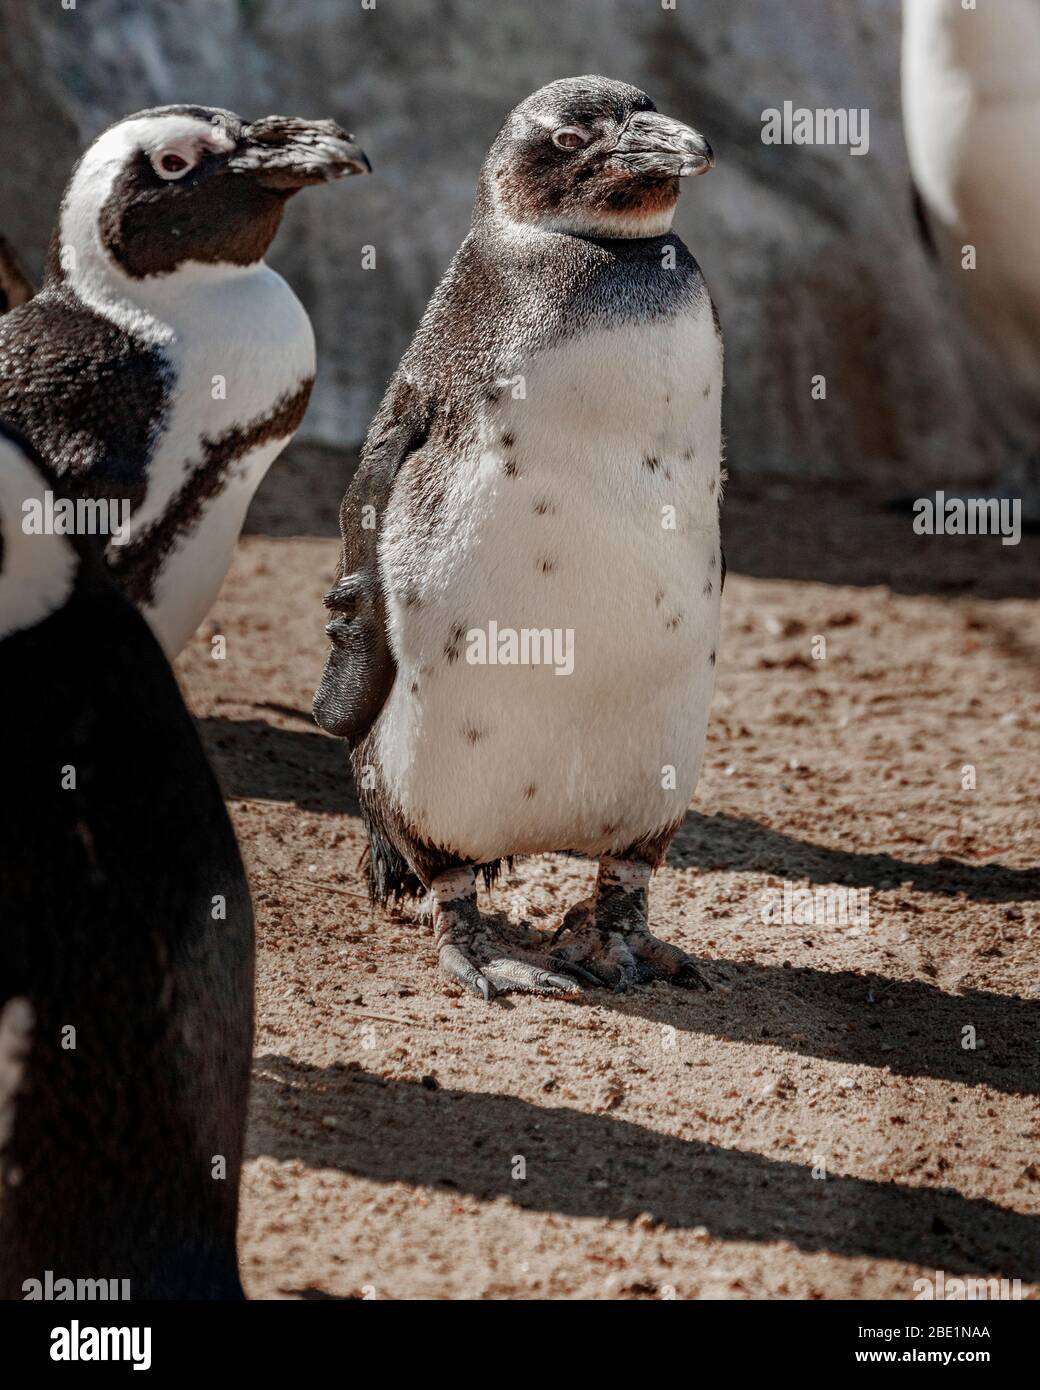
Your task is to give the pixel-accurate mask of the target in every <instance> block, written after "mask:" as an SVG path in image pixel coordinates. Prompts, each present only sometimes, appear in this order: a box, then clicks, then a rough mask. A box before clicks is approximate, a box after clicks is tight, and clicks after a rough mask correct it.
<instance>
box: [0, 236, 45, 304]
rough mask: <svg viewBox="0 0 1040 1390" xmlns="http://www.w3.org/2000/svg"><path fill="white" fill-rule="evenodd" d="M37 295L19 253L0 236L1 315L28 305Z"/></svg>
mask: <svg viewBox="0 0 1040 1390" xmlns="http://www.w3.org/2000/svg"><path fill="white" fill-rule="evenodd" d="M35 293H36V290H35V286H34V285H33V282H32V281H31V280H30V279H29V274H28V271H27V270H26V269H25V267H24V266H23V265H22V262H21V260H20V259H19V257H18V253H17V252H16V251H15V249H14V247H13V246H12V245H11V243H10V242H9V241H8V240H7V238H6V237H5V236H0V314H6V313H7V311H8V309H17V308H18V306H19V304H27V303H28V302H29V300H30V299H32V297H33V295H34V294H35Z"/></svg>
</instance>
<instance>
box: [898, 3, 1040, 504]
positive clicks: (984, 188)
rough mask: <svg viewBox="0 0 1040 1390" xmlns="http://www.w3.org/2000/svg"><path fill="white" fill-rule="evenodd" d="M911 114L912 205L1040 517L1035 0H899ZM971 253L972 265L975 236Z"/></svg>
mask: <svg viewBox="0 0 1040 1390" xmlns="http://www.w3.org/2000/svg"><path fill="white" fill-rule="evenodd" d="M902 99H903V126H904V130H905V133H906V144H907V151H908V154H909V159H910V169H911V173H912V175H913V180H914V191H915V197H916V209H917V212H918V215H919V218H920V221H921V225H922V230H923V231H924V233H925V235H926V238H927V240H928V242H929V244H930V246H931V248H932V249H933V250H934V251H935V253H936V256H937V258H938V260H939V263H940V265H941V266H942V268H943V271H944V272H945V274H946V277H947V280H948V282H949V284H950V286H951V287H952V289H953V291H954V294H955V296H956V298H957V301H958V303H959V305H960V308H961V310H962V311H963V313H964V317H965V319H966V321H967V323H968V326H969V328H970V331H971V335H972V348H973V350H972V363H971V365H972V368H973V371H974V373H975V374H976V375H977V376H978V378H979V379H980V381H981V383H982V386H983V391H984V393H985V397H986V400H987V404H988V405H989V407H990V408H991V409H992V410H993V411H994V412H995V413H996V414H997V416H998V418H999V420H1000V422H1001V424H1002V427H1003V433H1004V434H1005V436H1006V437H1007V439H1008V443H1009V451H1008V452H1009V462H1008V464H1007V466H1006V468H1005V472H1004V476H1003V478H1002V480H1001V481H1002V488H1001V491H1002V493H1003V494H1004V495H1010V496H1013V497H1019V498H1021V500H1022V512H1023V517H1024V518H1025V519H1026V520H1028V521H1030V522H1031V523H1032V524H1033V525H1036V524H1037V523H1040V245H1038V241H1037V225H1038V222H1040V182H1038V180H1037V177H1036V149H1037V145H1038V142H1040V4H1038V3H1037V0H990V2H989V3H987V4H982V5H978V6H975V5H972V6H965V5H963V4H962V3H961V0H904V4H903V49H902ZM969 247H971V248H973V249H974V253H975V256H974V262H973V263H969V264H965V256H966V251H967V248H969Z"/></svg>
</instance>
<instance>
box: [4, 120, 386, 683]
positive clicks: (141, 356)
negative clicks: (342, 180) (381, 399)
mask: <svg viewBox="0 0 1040 1390" xmlns="http://www.w3.org/2000/svg"><path fill="white" fill-rule="evenodd" d="M367 167H368V164H367V160H365V157H364V155H363V154H362V153H361V152H360V150H358V149H357V147H356V146H355V145H354V144H353V143H352V140H351V137H350V136H348V135H346V134H345V132H343V131H342V130H340V128H339V127H338V126H336V125H334V124H333V122H331V121H314V122H307V121H300V120H296V119H294V118H288V117H267V118H265V119H263V120H259V121H254V122H252V123H251V124H246V123H245V122H244V121H242V120H241V119H240V118H239V117H238V116H236V115H234V113H232V112H229V111H221V110H217V109H211V108H208V107H191V106H172V107H160V108H157V109H155V110H152V111H143V112H138V113H137V114H136V115H134V116H129V117H127V118H126V119H125V120H123V121H120V122H118V123H117V124H116V125H114V126H112V127H110V128H109V129H108V130H107V131H105V132H104V133H103V134H102V135H101V136H99V137H98V139H97V140H96V141H95V142H94V144H93V145H91V146H90V148H89V149H88V150H87V152H86V154H85V155H84V156H83V158H82V159H81V160H80V162H79V164H78V165H77V166H76V169H75V170H74V171H73V174H72V177H71V179H70V181H69V185H68V188H67V189H66V192H65V196H64V199H63V203H62V210H61V215H60V218H59V222H58V226H57V228H56V230H55V234H54V239H53V242H52V247H51V254H50V260H49V265H48V271H47V277H46V280H45V283H44V286H43V289H42V290H41V292H40V293H39V294H38V295H37V296H36V297H35V298H34V299H32V300H30V301H29V302H28V303H26V304H23V305H22V306H21V307H20V308H17V309H14V310H12V312H11V313H9V314H6V315H5V316H4V317H3V318H2V319H0V415H3V416H4V418H6V419H8V420H10V421H11V422H12V423H13V424H15V425H16V426H17V428H19V429H20V430H21V431H22V432H23V433H24V434H25V435H26V436H27V437H28V438H29V439H30V440H31V441H32V442H33V444H34V445H35V446H36V448H38V449H39V451H40V453H41V454H42V455H43V457H44V458H45V459H46V460H47V461H48V463H49V464H50V465H51V466H52V467H53V468H55V469H56V470H57V471H58V472H59V474H62V475H66V474H67V475H68V476H69V477H70V478H72V479H73V480H74V483H75V486H76V487H77V488H78V489H79V490H80V491H81V492H83V493H84V494H85V495H87V496H91V497H97V498H107V499H110V500H112V501H114V502H118V503H120V504H122V505H124V506H125V508H126V513H127V516H128V521H127V524H126V526H125V529H124V532H123V534H121V535H120V536H119V538H118V542H117V541H115V540H114V541H113V542H112V543H111V544H110V546H109V552H108V553H109V561H110V563H111V566H112V570H113V572H114V573H115V574H116V575H117V576H118V578H119V579H120V582H121V583H122V584H123V586H124V588H125V590H126V592H127V593H128V594H129V595H130V597H131V598H132V599H133V600H134V602H135V603H136V604H137V605H138V606H139V607H140V608H141V609H142V611H143V612H144V613H145V615H146V617H147V618H148V620H149V622H150V624H151V625H152V627H153V630H154V631H155V632H156V634H157V636H158V637H159V639H160V642H161V643H162V645H163V647H164V648H165V650H166V652H167V654H168V655H171V656H172V655H174V654H175V653H176V652H177V651H178V650H179V649H180V648H181V647H182V646H183V645H184V643H185V642H186V641H187V640H188V639H189V638H190V636H191V635H192V633H193V632H194V631H195V629H196V627H197V626H198V624H199V622H201V621H202V619H203V617H204V616H205V614H206V612H207V611H208V609H209V607H210V605H211V603H212V602H213V599H214V598H215V597H216V594H217V591H218V590H219V588H220V584H221V582H222V581H223V578H224V575H225V573H226V571H227V567H228V565H229V563H230V559H231V554H232V551H233V548H234V544H235V541H236V540H237V537H238V533H239V530H240V528H241V524H242V521H243V519H244V516H245V511H246V509H247V507H248V505H249V501H250V499H251V498H252V495H253V493H254V491H255V490H256V488H257V486H258V485H259V483H260V481H261V480H262V478H263V476H264V474H265V472H266V470H267V468H268V467H269V466H270V464H271V462H272V461H273V459H274V458H275V457H277V455H278V453H279V452H280V451H281V449H282V448H283V447H284V446H285V444H286V443H287V442H288V440H289V439H290V438H291V437H292V435H293V433H294V432H295V430H296V428H297V426H298V425H299V423H300V421H301V419H302V418H303V413H304V411H305V409H306V406H307V402H308V399H309V396H310V391H311V385H312V382H313V378H314V337H313V333H312V331H311V326H310V322H309V320H308V318H307V315H306V312H305V311H304V309H303V306H302V305H301V304H300V303H299V301H298V300H297V299H296V296H295V295H294V294H293V292H292V290H291V289H290V288H289V286H288V285H287V284H286V283H285V281H284V280H282V278H281V277H280V276H278V275H276V274H275V273H274V272H273V271H272V270H270V269H269V267H268V266H267V265H266V264H265V263H264V259H263V258H264V255H265V253H266V251H267V248H268V247H269V245H270V243H271V241H272V239H273V237H274V235H275V233H276V231H277V229H278V226H279V223H280V221H281V217H282V213H283V211H284V208H285V204H286V202H287V200H288V199H289V198H290V197H291V196H292V195H293V194H294V193H295V192H297V191H298V190H299V189H300V188H303V187H304V186H306V185H307V184H312V183H321V182H326V181H328V180H330V179H335V178H339V177H341V176H343V175H345V174H350V173H357V172H360V171H362V170H363V169H366V168H367Z"/></svg>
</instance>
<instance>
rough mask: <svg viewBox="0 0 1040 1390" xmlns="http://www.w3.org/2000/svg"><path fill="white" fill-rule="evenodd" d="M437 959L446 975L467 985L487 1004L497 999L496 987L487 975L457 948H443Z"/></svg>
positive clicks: (450, 946) (447, 946) (448, 946)
mask: <svg viewBox="0 0 1040 1390" xmlns="http://www.w3.org/2000/svg"><path fill="white" fill-rule="evenodd" d="M437 959H438V961H439V962H440V967H441V969H442V970H443V971H444V973H445V975H450V976H451V978H452V979H453V980H458V982H459V984H460V985H465V987H466V988H467V989H469V990H472V991H473V993H474V994H479V995H480V997H481V998H482V999H483V1000H484V1003H485V1004H489V1003H490V1002H491V1000H492V999H493V998H494V997H495V993H496V990H495V987H494V985H493V984H492V983H491V981H490V980H489V979H488V978H487V976H486V975H482V974H481V973H480V971H479V970H478V969H477V968H476V966H474V965H473V964H472V962H471V961H469V960H467V959H466V957H465V955H464V954H463V953H462V951H460V950H459V948H458V947H457V946H452V945H450V944H449V945H445V946H442V947H441V949H440V951H439V952H438V953H437Z"/></svg>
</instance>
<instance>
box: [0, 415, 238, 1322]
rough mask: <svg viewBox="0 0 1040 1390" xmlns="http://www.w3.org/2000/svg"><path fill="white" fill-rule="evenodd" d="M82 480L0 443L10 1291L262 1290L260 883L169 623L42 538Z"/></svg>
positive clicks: (0, 814)
mask: <svg viewBox="0 0 1040 1390" xmlns="http://www.w3.org/2000/svg"><path fill="white" fill-rule="evenodd" d="M59 488H60V484H59V483H58V481H57V480H56V479H54V478H53V477H51V476H49V474H48V472H47V471H46V470H45V469H43V467H42V465H41V464H40V461H39V459H38V457H35V456H34V453H33V451H32V450H31V449H30V448H29V446H27V445H25V444H24V443H22V444H19V442H17V441H16V440H15V438H14V437H12V436H11V435H9V434H8V433H7V431H6V430H3V431H2V432H0V714H2V719H0V727H2V728H3V731H4V732H3V742H4V746H3V757H2V763H3V768H4V795H3V798H2V799H0V882H2V883H3V888H4V904H3V927H2V930H0V1298H22V1297H24V1296H25V1290H24V1289H23V1283H24V1281H26V1280H29V1279H39V1280H42V1279H43V1278H44V1277H45V1274H46V1271H47V1270H50V1271H52V1272H53V1274H54V1276H55V1278H58V1277H65V1278H72V1279H76V1278H91V1279H97V1278H109V1277H111V1278H119V1279H129V1280H130V1296H131V1297H133V1298H136V1299H149V1298H184V1299H188V1298H240V1297H241V1296H242V1288H241V1284H240V1282H239V1276H238V1267H237V1261H236V1255H235V1227H236V1219H237V1211H238V1183H239V1171H240V1167H241V1161H242V1145H243V1135H244V1130H245V1121H246V1100H247V1094H248V1084H249V1067H250V1057H251V1050H252V1020H253V959H254V947H253V916H252V908H251V904H250V899H249V889H248V885H247V882H246V877H245V873H244V871H243V868H242V863H241V860H240V858H239V854H238V847H237V845H236V842H235V837H234V834H233V832H232V829H231V824H230V822H229V820H228V816H227V813H226V811H225V809H224V802H223V799H222V797H221V794H220V791H219V789H218V787H217V784H216V781H215V779H214V777H213V774H212V773H211V771H210V769H209V766H208V764H207V762H206V759H205V756H204V754H203V752H202V748H201V745H200V743H199V739H198V736H197V734H196V732H195V729H194V726H193V724H192V721H191V719H190V718H189V716H188V714H187V711H186V710H185V708H184V704H183V702H182V700H181V697H180V694H179V692H178V689H177V685H176V682H175V680H174V677H173V674H172V672H171V671H170V668H169V666H168V665H167V662H166V659H165V657H164V656H163V654H162V652H161V651H160V649H159V647H158V645H157V644H156V642H155V639H154V638H153V636H152V634H151V633H150V632H149V630H148V627H147V624H146V623H145V622H144V620H143V619H142V617H141V615H140V614H139V613H138V612H137V611H136V610H135V609H134V607H133V606H132V605H131V604H130V603H129V602H128V601H127V599H126V597H125V596H124V595H123V594H122V593H121V592H120V591H119V589H118V587H117V586H116V585H115V584H114V583H113V582H112V581H111V579H110V578H109V577H108V575H107V574H106V573H105V571H104V567H103V564H102V562H101V561H100V559H99V557H98V556H97V554H96V553H94V552H93V551H92V549H91V543H89V542H87V541H86V540H84V539H74V538H66V537H64V536H59V535H47V534H44V535H26V534H25V533H24V531H23V529H22V520H23V515H24V513H23V507H24V504H25V503H26V502H30V503H31V502H34V501H36V502H39V501H41V500H42V498H43V496H44V493H45V492H46V491H47V490H48V489H55V490H57V489H59ZM59 495H60V494H59ZM70 1030H74V1033H73V1032H70ZM70 1044H71V1045H70ZM221 1159H222V1160H223V1168H222V1169H221Z"/></svg>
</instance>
